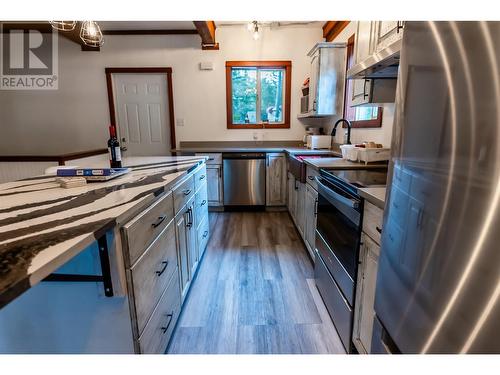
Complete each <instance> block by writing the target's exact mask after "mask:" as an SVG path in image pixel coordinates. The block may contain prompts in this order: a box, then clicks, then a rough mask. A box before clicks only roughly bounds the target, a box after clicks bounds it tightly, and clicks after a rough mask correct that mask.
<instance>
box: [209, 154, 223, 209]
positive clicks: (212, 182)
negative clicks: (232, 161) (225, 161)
mask: <svg viewBox="0 0 500 375" xmlns="http://www.w3.org/2000/svg"><path fill="white" fill-rule="evenodd" d="M207 190H208V205H209V206H213V207H220V206H223V205H224V199H223V196H222V192H223V189H222V165H220V164H212V165H210V164H207Z"/></svg>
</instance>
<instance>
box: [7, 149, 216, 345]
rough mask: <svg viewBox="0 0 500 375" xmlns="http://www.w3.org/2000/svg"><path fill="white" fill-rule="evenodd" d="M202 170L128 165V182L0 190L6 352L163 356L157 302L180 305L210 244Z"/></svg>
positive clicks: (194, 165)
mask: <svg viewBox="0 0 500 375" xmlns="http://www.w3.org/2000/svg"><path fill="white" fill-rule="evenodd" d="M205 160H206V158H204V157H132V158H127V159H125V160H124V166H126V167H129V168H130V169H131V171H130V172H129V173H128V174H126V175H124V176H121V177H118V178H116V179H112V180H110V181H107V182H96V183H88V184H87V185H85V186H82V187H77V188H71V189H63V188H61V187H60V186H59V184H58V183H57V182H56V180H55V177H54V176H49V175H43V176H37V177H33V178H29V179H25V180H22V181H16V182H9V183H5V184H2V185H0V195H1V196H2V199H1V200H0V331H2V337H1V339H0V352H21V353H22V352H39V351H45V352H76V353H78V352H94V353H96V352H101V349H102V352H134V351H135V352H141V353H142V352H157V350H158V349H159V348H162V352H163V351H164V350H165V347H164V346H166V344H165V340H164V339H161V340H159V339H158V337H157V336H155V333H153V332H152V331H151V329H149V328H150V327H149V326H150V323H151V321H152V320H154V319H155V314H156V310H157V308H158V305H159V301H160V300H161V301H164V300H166V301H169V300H171V301H175V303H173V305H174V307H175V305H176V304H177V302H176V301H177V300H179V301H178V302H179V305H180V304H181V302H182V301H181V299H182V300H183V299H184V297H185V295H186V292H187V290H188V288H189V283H190V281H191V280H192V277H193V276H194V273H195V272H196V267H197V264H198V262H199V260H200V259H201V256H202V255H203V250H204V246H206V242H207V241H208V211H207V210H206V169H205ZM88 167H92V168H99V167H100V168H102V167H106V165H89V166H88ZM149 221H151V222H149ZM190 228H195V229H196V232H195V231H193V232H192V233H190ZM198 231H201V234H200V235H198V234H199V233H198ZM172 244H173V248H172ZM176 244H177V249H176ZM172 249H173V250H172ZM172 251H173V252H172ZM176 252H177V253H176ZM188 258H189V259H188ZM168 265H170V267H167V266H168ZM149 268H151V269H149ZM56 271H57V272H56ZM145 274H153V275H155V278H154V279H151V280H149V279H147V277H146V276H145ZM162 275H163V278H161V277H160V276H162ZM156 276H158V277H157V278H156ZM42 280H45V281H47V282H44V283H40V282H41V281H42ZM157 280H161V281H158V284H155V283H157ZM39 283H40V284H39ZM141 283H142V284H141ZM179 283H180V285H179ZM37 284H38V285H37ZM33 287H34V288H33ZM89 288H90V289H89ZM169 291H172V293H169ZM177 294H178V295H179V298H176V297H175V296H176V295H177ZM63 296H66V297H67V298H62V297H63ZM85 298H88V300H85ZM161 301H160V302H161ZM50 303H53V306H48V304H50ZM129 305H130V309H129ZM77 306H79V307H80V309H79V310H75V308H76V307H77ZM89 306H93V308H90V307H89ZM153 310H154V311H153ZM179 310H180V308H174V310H173V311H174V313H175V314H170V317H169V321H168V324H166V327H167V329H166V330H165V331H168V332H162V333H163V334H165V333H166V335H165V337H167V336H169V335H170V334H171V331H172V330H173V327H174V326H175V320H176V318H177V317H178V314H179V312H180V311H179ZM85 312H88V313H91V312H95V313H96V312H99V313H101V314H103V315H101V316H84V315H85ZM111 312H113V314H114V315H111ZM107 313H110V315H109V316H108V317H106V314H107ZM45 314H47V316H45V319H46V320H47V321H46V324H45V326H46V327H44V326H43V324H41V323H42V322H40V321H39V320H40V319H38V320H37V317H41V316H44V315H45ZM75 315H79V317H78V318H77V317H75ZM174 315H175V316H174ZM120 316H122V317H123V318H124V320H120ZM98 320H99V321H101V322H100V323H99V324H97V325H96V324H94V322H95V321H98ZM23 321H24V322H26V321H29V322H30V324H27V328H28V329H27V330H25V329H24V328H23V324H22V322H23ZM69 321H72V322H73V323H74V325H83V324H87V327H78V326H72V327H68V326H67V323H68V322H69ZM33 325H36V326H33ZM113 325H115V327H114V328H113ZM30 326H31V328H32V330H31V332H28V331H29V327H30ZM106 326H107V327H106ZM47 327H50V328H51V329H50V332H49V329H48V328H47ZM108 327H109V329H111V331H110V330H109V329H108ZM83 328H87V329H89V328H92V329H94V330H96V331H95V332H94V333H91V332H88V331H87V332H84V334H85V335H86V337H77V336H76V335H78V332H80V333H82V331H81V329H83ZM164 328H165V327H164ZM148 329H149V331H148ZM58 330H59V332H57V331H58ZM65 330H66V332H65ZM67 330H73V333H71V334H69V333H67ZM99 330H101V331H100V332H98V331H99ZM161 331H163V329H162V330H161ZM113 332H114V333H116V335H117V337H118V338H119V339H121V341H124V342H121V343H120V342H119V341H118V340H116V339H115V338H112V337H107V338H106V337H104V336H106V333H107V334H113ZM24 334H26V337H24ZM48 335H50V336H51V337H52V338H53V340H50V341H51V342H50V343H49V342H45V344H44V341H46V338H47V336H48ZM103 335H104V336H103ZM144 335H146V336H150V337H145V336H144ZM101 336H103V337H101ZM106 339H108V341H107V342H106V341H104V340H106ZM127 339H128V340H127ZM141 339H142V342H141ZM162 340H163V341H162ZM160 341H161V342H160ZM167 341H168V340H167ZM62 342H65V343H66V344H65V345H62V344H61V343H62ZM68 343H70V344H68ZM50 345H52V347H51V346H50Z"/></svg>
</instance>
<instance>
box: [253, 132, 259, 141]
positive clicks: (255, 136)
mask: <svg viewBox="0 0 500 375" xmlns="http://www.w3.org/2000/svg"><path fill="white" fill-rule="evenodd" d="M258 139H259V133H257V132H253V140H254V141H257V140H258Z"/></svg>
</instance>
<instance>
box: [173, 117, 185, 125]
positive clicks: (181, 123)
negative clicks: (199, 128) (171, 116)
mask: <svg viewBox="0 0 500 375" xmlns="http://www.w3.org/2000/svg"><path fill="white" fill-rule="evenodd" d="M175 125H177V126H184V119H183V118H178V119H175Z"/></svg>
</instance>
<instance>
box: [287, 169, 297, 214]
mask: <svg viewBox="0 0 500 375" xmlns="http://www.w3.org/2000/svg"><path fill="white" fill-rule="evenodd" d="M296 207H297V192H296V183H295V177H294V176H293V175H292V174H291V173H288V212H290V215H291V216H292V218H293V220H295V209H296Z"/></svg>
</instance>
